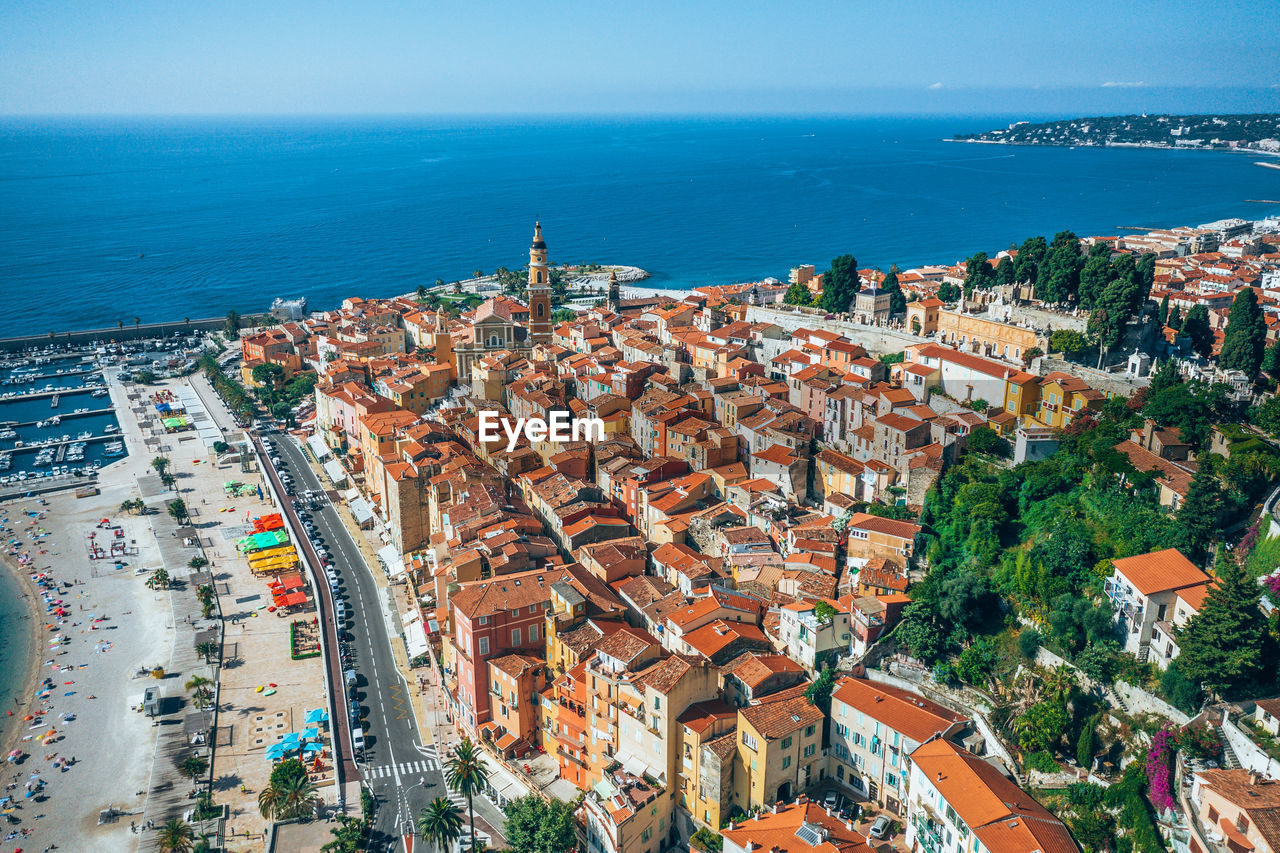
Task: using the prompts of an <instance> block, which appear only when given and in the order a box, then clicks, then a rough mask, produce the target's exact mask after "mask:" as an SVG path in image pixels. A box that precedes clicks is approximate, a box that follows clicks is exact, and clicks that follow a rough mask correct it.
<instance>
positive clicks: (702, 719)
mask: <svg viewBox="0 0 1280 853" xmlns="http://www.w3.org/2000/svg"><path fill="white" fill-rule="evenodd" d="M737 716H738V709H736V708H734V707H733V706H732V705H730V704H729V703H728V702H722V701H720V700H719V699H711V700H709V701H707V702H694V703H693V704H692V705H690V706H689V707H688V708H685V709H684V713H683V714H681V715H680V716H679V717H677V718H676V722H677V723H679V724H680V725H682V726H684V727H686V728H688V729H692V730H693V731H695V732H697V733H698V734H702V733H703V732H705V731H706V730H707V729H708V728H709V727H710V726H711V725H712V724H713V723H715V722H716V721H717V720H724V719H729V718H735V719H736V718H737Z"/></svg>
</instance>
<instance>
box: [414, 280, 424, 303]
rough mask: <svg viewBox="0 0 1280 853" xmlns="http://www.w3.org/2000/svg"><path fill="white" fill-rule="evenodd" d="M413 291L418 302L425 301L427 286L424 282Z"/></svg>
mask: <svg viewBox="0 0 1280 853" xmlns="http://www.w3.org/2000/svg"><path fill="white" fill-rule="evenodd" d="M414 293H416V294H417V297H418V301H419V302H423V301H425V300H426V298H427V286H426V285H425V284H420V285H418V289H417V290H416V291H414Z"/></svg>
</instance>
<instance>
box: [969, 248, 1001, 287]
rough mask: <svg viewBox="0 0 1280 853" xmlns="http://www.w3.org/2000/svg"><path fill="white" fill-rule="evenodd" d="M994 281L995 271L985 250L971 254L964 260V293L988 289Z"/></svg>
mask: <svg viewBox="0 0 1280 853" xmlns="http://www.w3.org/2000/svg"><path fill="white" fill-rule="evenodd" d="M995 283H996V276H995V272H994V271H993V270H992V269H991V264H990V263H989V259H988V258H987V253H986V252H978V253H976V254H974V255H971V256H970V257H969V258H967V259H966V260H965V262H964V295H965V296H966V297H968V296H971V295H973V292H974V291H975V290H989V289H990V288H991V286H992V285H993V284H995Z"/></svg>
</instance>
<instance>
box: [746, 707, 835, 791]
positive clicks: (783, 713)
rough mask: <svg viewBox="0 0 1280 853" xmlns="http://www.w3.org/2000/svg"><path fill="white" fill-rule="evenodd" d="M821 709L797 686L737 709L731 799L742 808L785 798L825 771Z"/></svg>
mask: <svg viewBox="0 0 1280 853" xmlns="http://www.w3.org/2000/svg"><path fill="white" fill-rule="evenodd" d="M822 720H823V714H822V711H821V710H819V709H818V708H817V707H816V706H815V705H814V704H813V703H812V702H810V701H809V700H808V699H807V698H806V697H805V695H804V691H803V690H802V689H801V688H799V687H797V688H793V689H791V690H785V691H783V692H781V693H778V694H776V695H775V696H771V697H768V698H766V699H765V700H764V701H762V702H761V703H760V704H758V705H748V706H747V707H745V708H739V709H738V754H737V758H736V759H735V761H734V763H733V775H734V798H735V804H736V805H737V806H738V807H739V808H741V809H743V810H744V811H750V810H751V809H752V808H761V809H762V808H765V807H767V806H770V805H773V804H774V803H777V802H784V803H789V802H791V800H792V799H794V798H795V796H796V795H797V794H799V793H800V792H801V791H804V790H805V789H806V788H808V787H809V786H810V785H812V784H814V783H816V782H817V781H818V780H819V779H823V778H825V777H826V775H827V771H826V756H824V755H823V754H822Z"/></svg>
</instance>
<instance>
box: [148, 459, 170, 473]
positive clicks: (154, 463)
mask: <svg viewBox="0 0 1280 853" xmlns="http://www.w3.org/2000/svg"><path fill="white" fill-rule="evenodd" d="M151 467H152V469H154V470H155V472H156V473H157V474H163V473H164V472H165V471H168V470H169V457H168V456H157V457H156V458H155V459H152V460H151Z"/></svg>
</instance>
